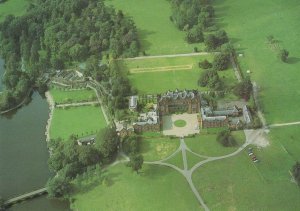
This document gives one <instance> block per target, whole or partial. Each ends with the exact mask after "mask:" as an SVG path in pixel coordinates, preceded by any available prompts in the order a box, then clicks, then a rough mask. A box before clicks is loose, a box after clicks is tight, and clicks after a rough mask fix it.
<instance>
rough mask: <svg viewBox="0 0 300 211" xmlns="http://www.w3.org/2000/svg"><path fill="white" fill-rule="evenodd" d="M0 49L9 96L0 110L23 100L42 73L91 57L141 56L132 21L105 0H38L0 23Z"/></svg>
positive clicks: (99, 76) (1, 103) (0, 104)
mask: <svg viewBox="0 0 300 211" xmlns="http://www.w3.org/2000/svg"><path fill="white" fill-rule="evenodd" d="M0 46H1V48H0V54H1V56H2V57H3V58H4V59H5V69H6V74H5V77H4V84H5V86H6V87H7V89H8V90H9V92H10V93H9V94H8V96H7V99H4V101H5V102H1V101H2V100H1V101H0V109H1V110H3V109H5V108H7V107H9V106H10V105H11V104H14V103H15V102H13V101H12V100H11V98H10V97H12V98H13V99H15V101H18V99H19V98H21V97H24V95H25V94H26V93H27V91H28V89H29V88H30V87H32V85H33V84H34V83H35V82H36V79H37V78H38V77H39V76H40V75H41V74H42V73H43V72H46V71H49V70H51V69H63V68H64V67H65V65H68V64H69V63H72V62H74V61H85V60H86V59H88V58H90V60H93V59H94V58H93V56H95V58H96V59H98V60H99V59H101V57H102V56H103V55H108V54H109V55H111V57H113V58H116V57H121V56H124V57H131V56H137V55H138V52H139V40H138V36H137V30H136V27H135V25H134V23H133V21H132V20H131V19H129V18H127V17H125V16H124V14H123V13H122V12H121V11H117V12H116V11H115V10H114V9H113V8H111V7H108V6H105V5H104V1H103V0H97V1H96V0H61V1H58V0H37V1H36V2H35V4H31V5H30V6H29V8H28V10H27V12H26V13H25V15H23V16H20V17H15V16H11V15H10V16H7V17H6V18H5V20H4V21H3V23H1V24H0ZM90 62H93V61H90ZM96 77H97V78H98V79H101V77H102V75H97V76H96ZM1 98H2V99H3V98H6V97H3V96H2V97H1Z"/></svg>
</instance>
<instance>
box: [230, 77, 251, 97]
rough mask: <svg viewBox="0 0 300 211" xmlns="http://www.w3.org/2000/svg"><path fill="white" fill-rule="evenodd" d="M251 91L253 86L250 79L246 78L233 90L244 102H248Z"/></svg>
mask: <svg viewBox="0 0 300 211" xmlns="http://www.w3.org/2000/svg"><path fill="white" fill-rule="evenodd" d="M252 91H253V86H252V83H251V80H250V77H246V78H245V79H244V80H243V81H242V82H240V83H238V84H237V85H236V87H235V88H234V93H235V94H236V95H237V96H239V97H242V98H244V99H245V100H249V98H250V96H251V94H252Z"/></svg>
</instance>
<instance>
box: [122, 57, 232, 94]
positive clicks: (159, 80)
mask: <svg viewBox="0 0 300 211" xmlns="http://www.w3.org/2000/svg"><path fill="white" fill-rule="evenodd" d="M204 59H207V60H209V61H212V59H213V55H201V56H190V57H174V58H153V59H139V60H125V61H124V60H123V61H120V65H121V67H122V69H123V70H124V71H126V72H128V73H129V75H128V78H129V80H130V81H131V83H132V85H133V87H135V88H137V90H138V91H139V93H141V94H157V93H163V92H166V91H168V90H175V89H177V88H178V89H181V90H183V89H199V90H203V91H206V90H208V88H206V87H199V86H198V79H199V77H200V75H201V73H202V72H203V69H201V68H199V67H198V63H199V62H200V61H203V60H204ZM182 66H190V67H191V68H189V69H180V67H182ZM178 67H179V69H177V68H178ZM147 68H153V69H151V70H149V69H147ZM155 68H158V69H159V68H169V69H168V70H167V71H159V72H155V71H157V69H155ZM172 69H174V70H172ZM132 70H134V71H135V72H138V71H137V70H139V71H144V72H140V73H130V72H132ZM145 71H146V72H145ZM219 76H220V78H221V79H222V80H223V81H224V83H225V86H226V87H232V86H233V85H234V84H236V83H237V81H236V79H235V76H234V72H233V71H232V69H231V68H229V69H228V70H226V71H220V72H219Z"/></svg>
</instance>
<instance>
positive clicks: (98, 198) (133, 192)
mask: <svg viewBox="0 0 300 211" xmlns="http://www.w3.org/2000/svg"><path fill="white" fill-rule="evenodd" d="M104 174H105V175H106V176H108V177H109V178H111V184H110V185H109V186H106V185H103V184H97V185H93V187H92V188H91V189H90V190H89V191H88V192H85V193H79V194H77V195H75V196H74V202H73V203H72V205H71V208H72V209H73V210H111V211H112V210H124V211H132V210H139V211H148V210H166V211H167V210H170V211H173V210H191V211H196V210H197V211H198V210H199V209H200V210H201V207H200V205H199V204H198V202H197V200H196V198H195V196H194V195H193V193H192V191H191V190H190V188H189V186H188V183H187V182H186V181H185V179H184V177H183V176H182V175H180V174H178V173H177V172H176V171H174V170H171V169H168V168H166V167H159V166H150V165H144V167H143V169H142V170H141V173H140V174H136V173H135V172H132V170H131V168H128V167H126V166H125V165H124V164H119V165H116V166H113V167H109V168H108V169H107V170H106V172H105V173H104ZM170 202H171V203H170Z"/></svg>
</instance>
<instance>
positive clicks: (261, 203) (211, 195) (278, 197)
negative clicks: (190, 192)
mask: <svg viewBox="0 0 300 211" xmlns="http://www.w3.org/2000/svg"><path fill="white" fill-rule="evenodd" d="M282 132H283V131H282ZM271 133H272V135H275V134H273V132H271ZM253 148H254V153H255V155H256V157H257V158H258V159H259V160H260V162H259V163H253V162H252V161H251V160H250V158H249V156H248V154H247V150H244V151H243V152H242V153H240V154H239V155H237V156H235V157H232V158H228V159H224V160H220V161H216V162H211V163H208V164H205V165H203V166H202V167H200V168H199V169H198V170H196V171H195V173H194V174H193V181H194V184H195V185H196V187H197V189H198V191H199V192H200V194H201V195H202V196H203V198H204V201H205V202H206V204H207V206H208V207H209V208H210V209H211V210H299V209H300V201H299V197H300V190H299V187H298V186H297V185H296V184H295V183H293V182H291V176H290V174H289V170H290V168H291V166H292V165H293V164H294V160H293V159H292V157H291V156H290V155H289V154H288V153H287V152H286V151H285V149H284V148H283V147H282V146H281V144H280V143H279V141H278V140H275V141H272V142H271V146H269V147H267V148H264V149H257V148H255V147H253ZM298 149H299V148H298ZM299 152H300V151H298V155H299Z"/></svg>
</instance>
